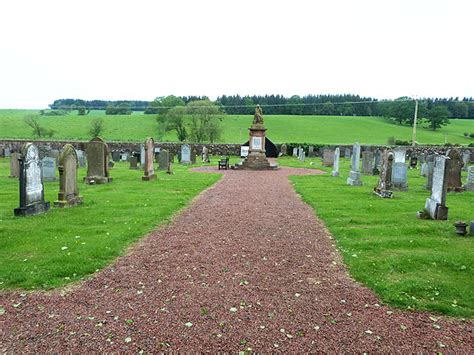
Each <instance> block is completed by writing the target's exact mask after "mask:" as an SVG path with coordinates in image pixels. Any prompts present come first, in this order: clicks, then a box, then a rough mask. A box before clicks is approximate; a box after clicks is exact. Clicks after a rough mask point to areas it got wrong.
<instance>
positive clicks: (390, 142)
mask: <svg viewBox="0 0 474 355" xmlns="http://www.w3.org/2000/svg"><path fill="white" fill-rule="evenodd" d="M395 142H396V139H395V137H394V136H391V137H388V141H387V144H388V145H395Z"/></svg>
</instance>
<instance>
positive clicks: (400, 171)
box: [392, 162, 408, 191]
mask: <svg viewBox="0 0 474 355" xmlns="http://www.w3.org/2000/svg"><path fill="white" fill-rule="evenodd" d="M407 171H408V167H407V165H406V164H405V163H400V162H398V163H397V162H395V163H393V166H392V187H393V188H394V189H398V190H402V191H406V190H407V189H408V183H407Z"/></svg>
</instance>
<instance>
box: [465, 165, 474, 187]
mask: <svg viewBox="0 0 474 355" xmlns="http://www.w3.org/2000/svg"><path fill="white" fill-rule="evenodd" d="M464 190H466V191H474V166H470V167H469V168H468V170H467V180H466V185H464Z"/></svg>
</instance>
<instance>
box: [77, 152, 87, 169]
mask: <svg viewBox="0 0 474 355" xmlns="http://www.w3.org/2000/svg"><path fill="white" fill-rule="evenodd" d="M76 154H77V159H78V160H79V167H81V168H85V167H86V153H85V152H84V151H83V150H80V149H78V150H76Z"/></svg>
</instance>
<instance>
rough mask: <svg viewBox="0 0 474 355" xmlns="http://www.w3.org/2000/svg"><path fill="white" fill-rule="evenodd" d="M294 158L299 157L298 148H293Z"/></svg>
mask: <svg viewBox="0 0 474 355" xmlns="http://www.w3.org/2000/svg"><path fill="white" fill-rule="evenodd" d="M293 156H294V157H297V156H298V148H293Z"/></svg>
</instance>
